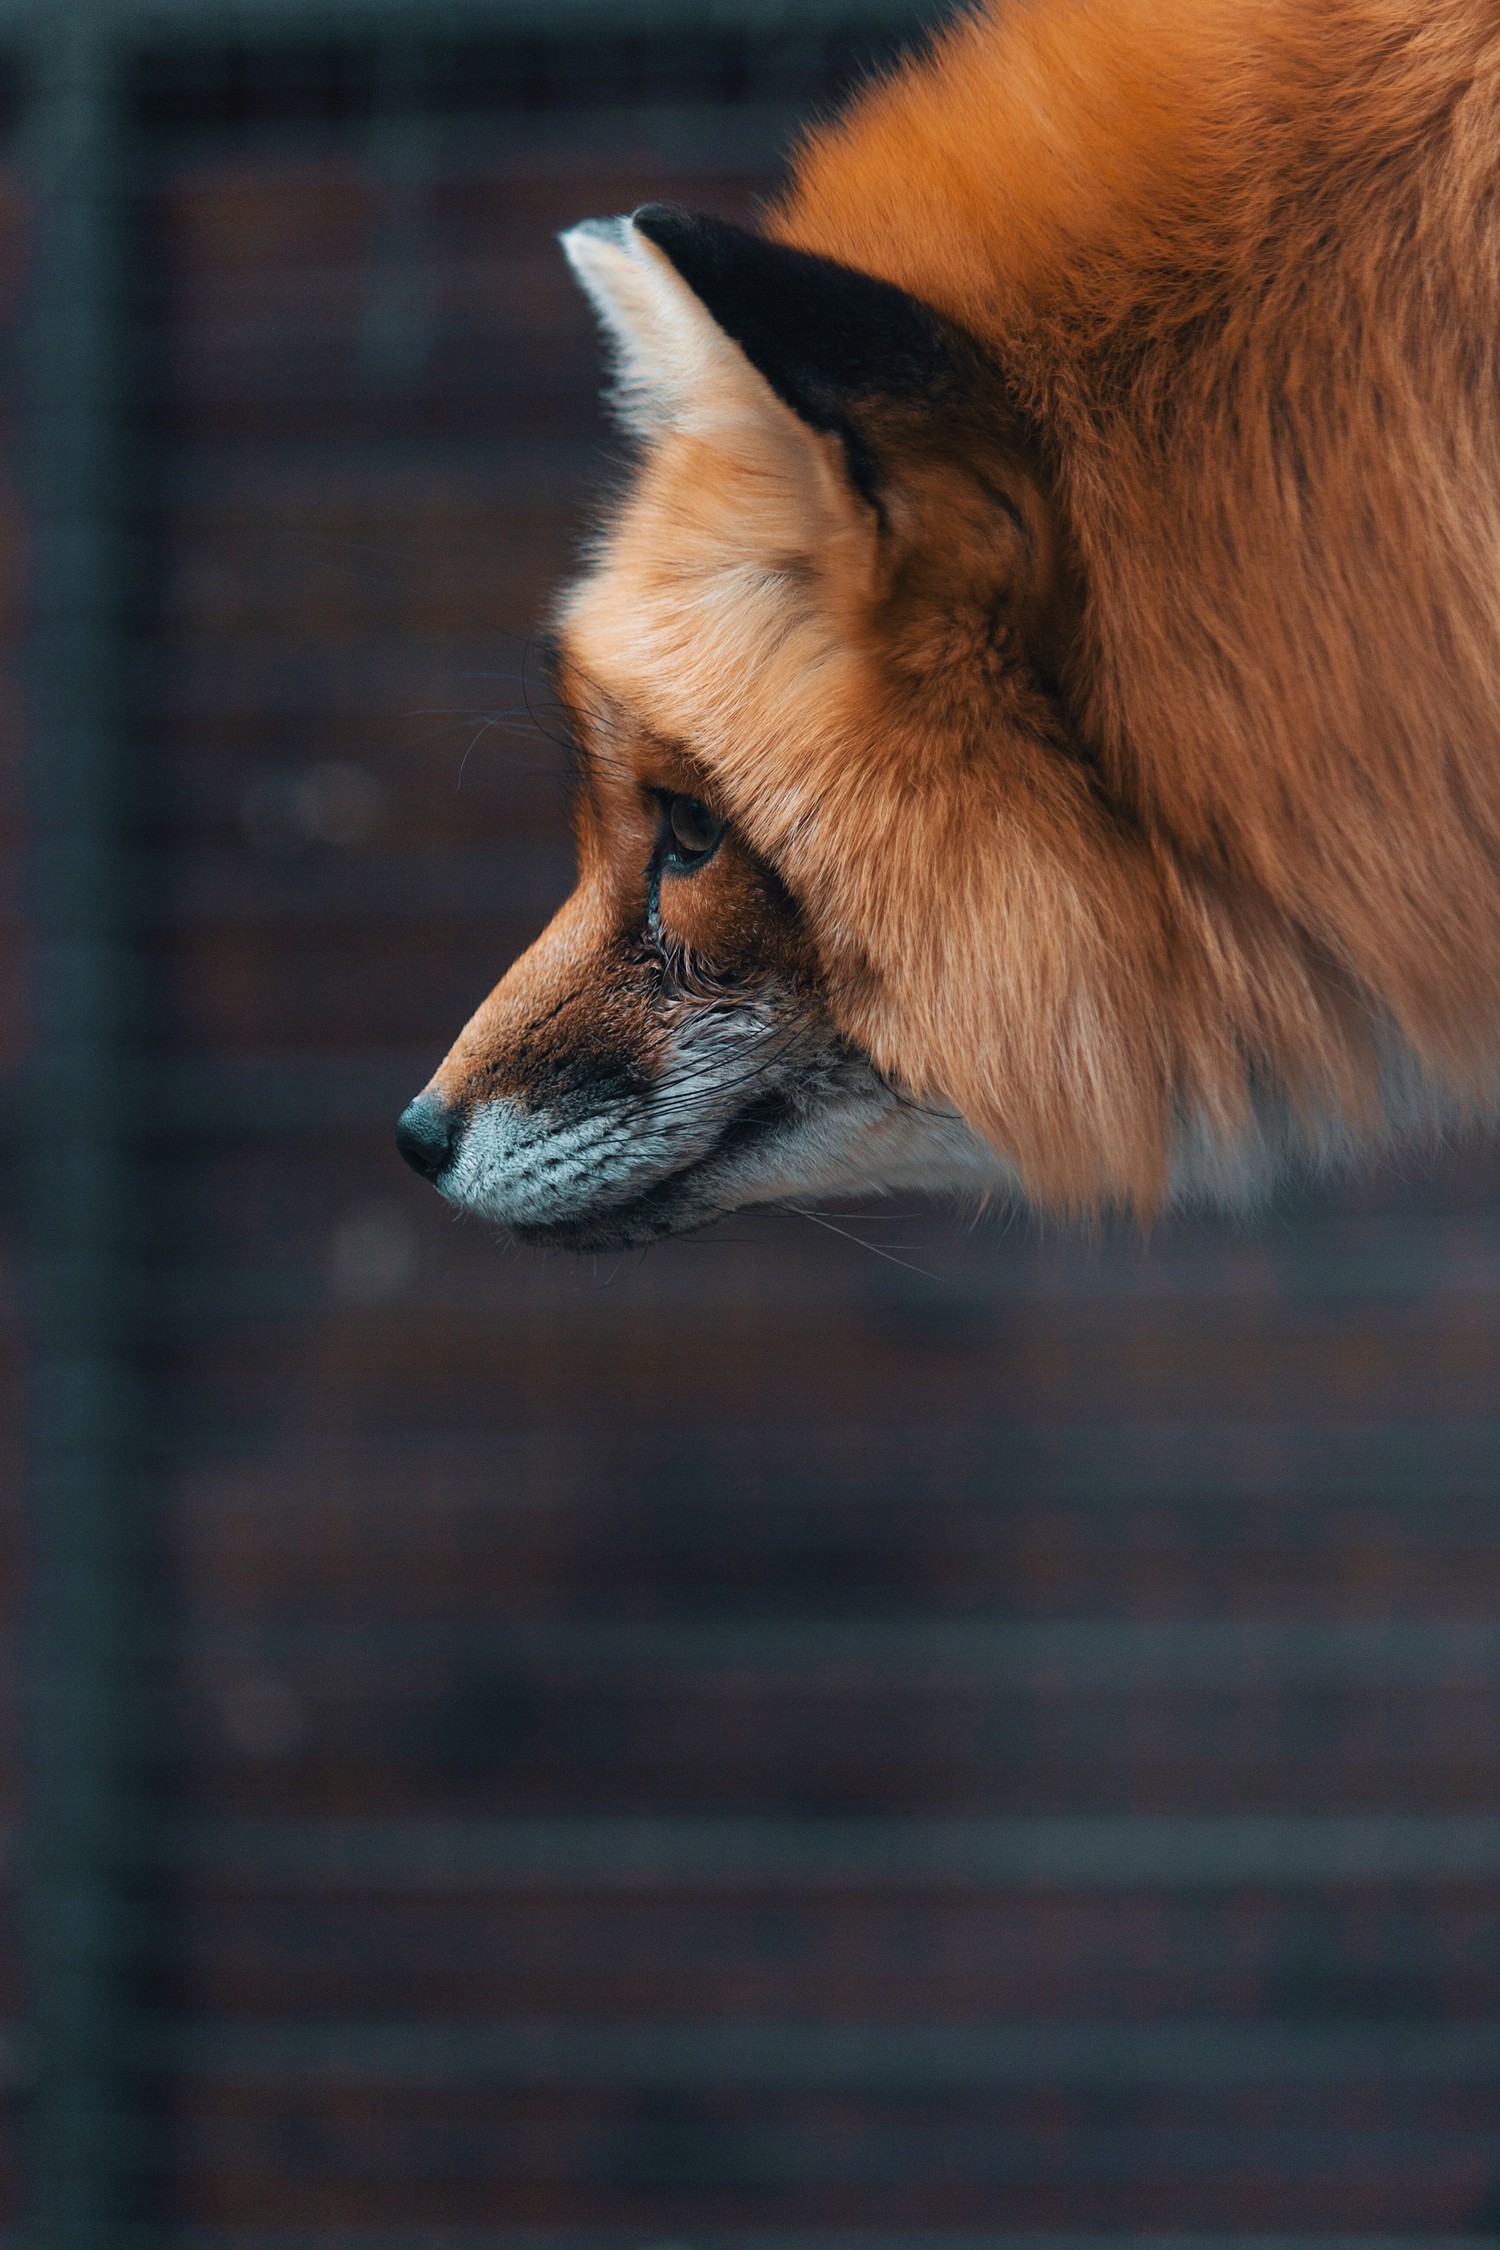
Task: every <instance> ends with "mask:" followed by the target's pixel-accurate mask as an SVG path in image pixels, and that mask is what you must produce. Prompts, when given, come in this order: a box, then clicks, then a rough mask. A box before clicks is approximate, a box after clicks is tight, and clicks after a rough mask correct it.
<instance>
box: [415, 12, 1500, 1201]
mask: <svg viewBox="0 0 1500 2250" xmlns="http://www.w3.org/2000/svg"><path fill="white" fill-rule="evenodd" d="M1497 152H1500V6H1497V5H1495V4H1493V0H1010V4H1001V0H996V4H994V5H991V6H989V7H987V8H985V9H984V10H983V11H982V12H980V13H978V14H976V15H974V16H972V17H969V18H966V19H964V20H962V21H961V22H960V23H959V24H958V25H957V26H956V27H955V28H954V29H953V30H952V31H950V32H949V33H948V34H947V35H946V36H945V37H944V38H942V39H940V40H939V41H938V42H937V43H936V44H935V46H934V47H933V49H932V51H931V52H930V54H928V55H927V56H926V57H924V58H922V59H920V60H918V61H916V62H914V63H912V64H909V65H908V66H906V67H905V68H904V69H903V70H901V71H900V72H899V73H898V74H896V75H895V76H893V77H892V78H890V79H889V80H887V81H885V82H883V83H880V84H877V85H876V86H874V87H872V88H871V89H870V90H869V91H867V92H866V93H865V94H864V95H863V96H862V97H861V98H860V99H859V100H857V101H856V102H855V103H854V105H853V106H852V107H851V108H850V110H849V111H848V112H847V113H846V114H845V115H844V116H843V117H842V118H840V119H838V120H836V121H835V122H834V123H832V124H831V125H828V126H825V127H823V128H820V129H819V130H817V131H816V132H814V133H813V134H812V135H811V137H810V138H809V139H808V141H807V142H806V144H805V145H804V147H803V149H802V150H801V152H800V155H799V157H798V159H797V162H796V166H795V171H794V176H793V181H792V185H791V187H790V189H789V191H788V192H787V194H786V195H785V197H784V198H783V199H782V200H781V202H780V203H779V204H778V205H777V207H776V208H775V210H774V211H773V212H772V213H770V214H769V216H768V220H767V231H768V232H769V233H771V234H772V235H773V236H774V237H775V238H777V239H778V240H781V241H783V242H785V243H787V244H790V245H794V246H797V247H801V248H804V249H807V250H811V251H814V252H817V253H819V254H821V255H823V256H826V257H829V258H832V259H835V260H837V261H839V262H840V263H842V264H845V265H849V266H853V267H856V268H859V269H861V270H863V271H866V272H868V273H871V274H875V275H878V276H880V277H882V278H884V279H887V280H890V281H893V282H896V283H898V284H899V285H900V286H901V287H903V288H904V289H906V290H908V291H910V292H911V293H912V294H914V295H915V296H917V297H919V298H921V299H922V300H924V301H925V302H926V303H928V304H930V305H932V306H934V307H935V308H937V309H938V310H939V311H940V312H941V313H943V314H944V315H945V316H947V317H948V318H949V319H951V320H953V321H955V322H957V323H959V324H961V326H962V327H963V328H964V329H966V330H967V331H968V332H969V333H970V335H972V336H973V337H974V338H976V339H977V340H978V342H979V344H980V345H981V347H982V349H983V352H984V353H985V354H986V355H987V357H988V359H989V361H990V362H991V363H992V364H993V366H994V368H995V369H996V370H997V371H998V374H997V376H996V379H995V383H994V393H993V396H990V397H986V396H984V395H981V396H979V397H978V398H977V399H976V400H975V401H974V402H973V405H972V410H971V412H970V413H969V414H968V417H967V419H964V418H962V417H961V418H960V420H959V421H958V422H951V423H945V424H943V425H941V426H938V425H935V424H934V423H932V422H931V420H930V419H929V420H924V419H923V418H922V416H921V415H920V414H919V413H912V415H911V416H910V421H909V426H907V424H905V423H903V421H902V418H901V413H900V412H899V411H897V410H896V409H894V408H893V409H890V410H889V412H886V410H881V411H882V412H885V413H886V418H885V421H884V422H883V424H882V425H881V427H880V429H879V433H878V434H879V436H880V439H881V443H882V446H883V448H884V450H885V452H886V454H887V456H888V458H890V459H892V460H893V461H894V462H895V463H896V470H895V473H894V476H893V480H892V495H891V505H890V508H889V513H888V521H887V522H886V524H885V525H884V526H883V527H879V528H877V527H875V526H874V525H873V524H872V523H871V521H870V515H869V510H868V509H867V508H865V507H864V506H863V504H862V503H861V502H860V501H859V500H858V499H857V498H856V496H855V495H854V494H852V493H851V491H850V490H849V487H848V484H847V481H846V480H845V478H844V477H843V476H842V474H841V472H840V469H839V466H838V464H837V462H836V461H835V460H834V458H833V456H834V453H835V451H836V449H835V448H834V447H833V445H832V443H831V441H830V440H828V439H825V438H822V437H819V436H817V435H815V434H814V433H813V432H811V431H809V430H807V429H806V428H804V427H803V426H801V425H800V424H797V422H796V420H795V417H794V416H793V415H792V414H791V413H790V412H788V411H787V410H786V409H784V408H782V407H781V406H780V405H779V403H778V402H776V401H775V400H773V399H771V397H770V394H769V392H767V393H765V395H764V397H763V398H756V399H753V400H752V399H751V398H750V396H749V392H748V390H745V389H744V386H743V385H741V384H740V378H739V376H738V375H737V373H736V371H735V369H734V368H733V367H732V366H730V364H729V361H728V359H726V360H725V363H724V368H723V371H722V376H721V377H720V376H714V377H713V378H712V381H719V380H722V383H723V386H724V399H725V405H724V410H723V412H722V414H721V415H720V416H719V418H718V420H717V421H716V422H712V423H711V424H706V423H705V422H704V421H703V419H702V417H699V418H698V419H697V420H689V421H688V422H686V423H685V424H683V425H681V426H678V425H676V424H674V423H673V421H672V420H671V418H670V417H669V416H668V417H664V419H663V424H662V427H661V428H660V429H659V430H656V431H654V432H653V434H652V435H651V437H650V441H649V443H648V446H647V448H646V452H645V455H644V458H643V461H642V464H641V469H640V474H639V477H638V480H637V483H636V485H635V487H634V489H633V490H632V492H631V493H630V495H629V496H628V497H627V499H626V500H625V501H624V502H623V503H622V505H621V506H620V508H619V510H618V511H617V513H616V516H615V518H614V520H613V521H612V523H611V524H610V525H609V526H608V527H607V529H606V532H605V534H604V536H603V537H602V539H601V542H600V545H599V550H598V554H597V556H596V559H595V561H594V563H593V566H592V568H591V571H590V573H589V575H588V576H587V577H586V578H585V579H584V580H583V581H582V583H581V584H580V586H579V587H578V588H576V589H575V590H574V591H573V592H572V594H571V595H570V596H569V597H568V600H567V602H566V604H565V606H564V610H563V613H562V631H563V638H564V641H565V643H566V645H567V647H568V649H569V651H570V654H571V659H572V662H573V664H574V665H575V667H576V669H577V671H578V674H579V676H580V677H582V678H585V679H587V680H589V681H590V682H593V683H596V684H597V685H598V686H599V687H600V688H602V690H604V691H607V694H608V696H609V698H610V699H612V701H614V702H615V703H617V704H618V706H619V707H620V708H622V709H625V710H628V711H629V713H630V714H631V725H632V727H633V728H634V729H635V730H636V733H635V735H634V736H633V738H632V739H633V740H634V741H635V742H636V744H637V745H639V744H641V743H646V744H655V745H660V744H661V743H668V744H675V745H686V746H687V747H688V748H689V749H690V751H691V753H692V757H693V759H694V761H695V767H694V770H695V771H699V772H701V773H703V774H704V775H705V776H706V777H707V778H706V780H705V782H704V784H703V786H704V788H705V790H707V791H711V792H712V793H713V794H714V795H715V797H716V800H717V801H718V802H719V803H720V804H721V807H722V809H723V810H725V811H726V812H727V813H728V814H729V815H730V816H731V818H732V820H733V822H734V824H735V827H736V830H737V832H738V834H739V835H740V836H741V837H742V838H743V839H744V841H745V843H746V844H747V846H748V847H749V848H750V849H751V851H752V852H753V853H754V854H755V855H757V856H758V858H759V860H760V861H761V862H762V863H763V864H764V865H765V866H766V867H768V868H770V869H774V870H775V872H776V875H777V876H778V878H779V879H780V880H781V881H782V882H784V884H785V885H786V888H787V890H788V892H789V893H790V895H791V897H792V898H793V899H794V900H795V901H796V902H797V906H798V908H799V910H800V914H801V917H802V920H803V924H804V927H805V930H806V932H807V934H808V936H809V938H810V941H811V945H812V948H813V950H814V953H815V956H816V962H817V977H816V981H817V984H818V989H819V991H820V992H821V994H822V995H823V1003H824V1005H826V1007H827V1009H828V1010H829V1011H830V1013H831V1016H832V1019H833V1021H834V1023H835V1025H836V1027H837V1030H838V1032H839V1033H840V1034H841V1035H842V1036H843V1037H844V1038H846V1039H847V1040H849V1041H850V1042H852V1043H853V1044H854V1045H855V1046H857V1047H858V1049H860V1050H861V1051H862V1052H863V1053H865V1054H867V1055H868V1056H870V1057H871V1058H872V1059H873V1062H874V1063H875V1065H876V1066H877V1068H878V1069H879V1070H880V1071H881V1072H883V1073H885V1074H887V1075H888V1076H889V1077H890V1078H892V1079H893V1080H895V1081H898V1082H899V1083H900V1084H901V1085H902V1086H903V1087H905V1088H906V1089H908V1090H910V1091H911V1092H912V1093H914V1094H915V1095H917V1096H919V1097H921V1098H923V1099H926V1100H934V1101H943V1102H949V1103H952V1104H953V1105H955V1106H956V1108H957V1109H958V1110H959V1111H960V1112H961V1113H962V1115H963V1116H964V1118H966V1119H967V1121H968V1123H969V1124H970V1126H972V1127H973V1128H974V1130H975V1131H976V1133H977V1134H979V1135H981V1136H983V1138H984V1139H985V1140H987V1141H988V1142H989V1143H990V1144H991V1145H992V1146H993V1147H994V1148H995V1149H996V1150H998V1151H999V1152H1000V1155H1001V1157H1002V1158H1003V1159H1004V1160H1005V1162H1006V1164H1007V1165H1009V1166H1010V1167H1012V1168H1013V1171H1014V1174H1015V1175H1016V1176H1017V1177H1018V1178H1019V1180H1020V1182H1021V1184H1022V1185H1023V1187H1024V1188H1025V1190H1026V1191H1027V1192H1028V1193H1029V1194H1031V1195H1032V1196H1033V1197H1035V1198H1036V1199H1037V1200H1039V1201H1041V1202H1042V1203H1044V1204H1047V1205H1050V1206H1052V1207H1055V1208H1059V1209H1074V1210H1088V1209H1096V1208H1098V1207H1100V1206H1101V1205H1105V1204H1110V1203H1115V1204H1125V1205H1129V1206H1132V1207H1134V1208H1136V1209H1139V1210H1142V1211H1149V1210H1151V1209H1152V1208H1154V1207H1155V1206H1157V1205H1158V1204H1159V1203H1160V1201H1161V1200H1162V1198H1163V1195H1164V1194H1165V1193H1167V1192H1168V1190H1169V1188H1170V1186H1171V1183H1172V1173H1173V1165H1174V1150H1175V1147H1176V1144H1177V1143H1178V1142H1179V1141H1180V1139H1181V1136H1182V1133H1183V1129H1184V1120H1190V1121H1191V1126H1192V1131H1193V1132H1194V1133H1196V1134H1198V1135H1199V1136H1200V1137H1202V1136H1205V1135H1206V1136H1207V1137H1208V1139H1210V1140H1211V1141H1212V1142H1213V1143H1214V1144H1215V1145H1216V1146H1217V1147H1218V1148H1220V1149H1221V1150H1223V1151H1225V1152H1228V1153H1227V1158H1226V1161H1227V1162H1228V1163H1229V1164H1230V1165H1231V1167H1232V1161H1233V1151H1234V1150H1235V1149H1236V1148H1237V1147H1239V1146H1240V1145H1242V1144H1244V1143H1246V1142H1247V1141H1248V1140H1249V1139H1251V1138H1252V1137H1253V1134H1254V1132H1255V1129H1256V1127H1255V1120H1254V1115H1253V1112H1254V1110H1255V1105H1256V1104H1257V1102H1259V1101H1262V1100H1263V1099H1264V1098H1265V1097H1266V1095H1267V1093H1268V1091H1269V1092H1270V1093H1271V1094H1272V1095H1274V1096H1275V1098H1276V1099H1277V1100H1279V1101H1280V1102H1281V1103H1282V1105H1283V1106H1284V1107H1285V1108H1286V1109H1287V1110H1288V1111H1289V1112H1290V1113H1291V1114H1292V1115H1293V1116H1294V1117H1296V1118H1298V1119H1300V1120H1301V1124H1302V1127H1303V1130H1304V1138H1305V1140H1306V1142H1307V1143H1308V1144H1309V1145H1311V1146H1314V1147H1317V1146H1320V1145H1327V1144H1329V1143H1331V1142H1334V1141H1344V1142H1347V1141H1349V1140H1351V1139H1352V1140H1355V1141H1358V1140H1360V1139H1361V1138H1365V1139H1374V1138H1376V1137H1378V1136H1379V1135H1381V1134H1383V1133H1385V1132H1387V1131H1388V1130H1391V1129H1393V1128H1394V1127H1395V1126H1397V1125H1399V1123H1400V1122H1401V1119H1399V1118H1397V1117H1396V1116H1395V1115H1394V1114H1393V1102H1392V1095H1391V1074H1392V1058H1393V1057H1396V1058H1398V1060H1399V1063H1400V1069H1401V1072H1402V1073H1404V1084H1405V1088H1406V1091H1405V1093H1404V1094H1403V1097H1402V1100H1403V1101H1404V1102H1405V1104H1406V1109H1407V1112H1408V1113H1409V1112H1410V1110H1411V1109H1412V1108H1413V1107H1420V1103H1419V1102H1416V1103H1414V1102H1413V1099H1412V1092H1411V1089H1412V1087H1413V1085H1414V1083H1416V1082H1417V1081H1420V1082H1421V1083H1422V1084H1423V1085H1425V1086H1426V1087H1427V1088H1428V1089H1430V1090H1431V1092H1432V1096H1433V1106H1434V1108H1435V1109H1438V1110H1443V1111H1445V1112H1446V1113H1447V1114H1454V1113H1461V1112H1463V1111H1466V1110H1468V1111H1477V1110H1487V1109H1492V1108H1493V1106H1494V1101H1495V1093H1496V1083H1497V1066H1500V390H1497V381H1496V370H1495V354H1496V344H1497V339H1500V211H1497V201H1496V198H1497V176H1500V154H1497ZM751 380H752V381H753V378H752V379H751ZM737 386H739V387H738V388H737ZM710 387H712V385H711V384H710ZM998 485H1003V486H1004V488H1005V490H1006V491H1007V493H1009V494H1010V495H1012V497H1013V501H1014V506H1015V510H1016V513H1017V515H1018V517H1019V519H1021V522H1022V523H1023V524H1024V531H1023V530H1022V529H1021V528H1018V527H1012V526H1010V525H1008V523H1007V522H1006V521H1005V520H1002V519H1000V518H999V517H998V516H997V513H996V510H995V509H994V507H993V505H991V504H990V501H989V499H988V497H987V495H989V494H991V493H992V492H993V490H994V489H995V488H996V487H997V486H998ZM628 754H629V755H630V756H631V757H637V758H638V757H642V756H645V755H646V753H645V752H644V751H641V750H640V749H639V748H638V747H637V748H636V749H632V750H630V751H629V753H628ZM651 754H653V755H654V754H656V753H655V752H652V753H651ZM626 826H627V827H628V823H627V824H626ZM612 833H613V834H614V835H615V836H616V837H617V838H619V837H622V836H623V835H624V830H621V829H619V828H616V829H615V830H614V831H612ZM637 847H638V840H637V841H636V842H635V843H626V842H621V843H620V844H619V846H618V848H619V849H620V850H621V851H622V852H624V853H626V855H627V856H628V854H629V853H630V852H635V851H637ZM599 848H600V849H608V848H609V847H608V846H606V845H602V844H601V845H600V846H599ZM574 912H575V919H576V913H577V910H576V909H575V910H574ZM702 943H703V944H705V945H706V946H707V949H708V950H709V951H710V952H711V951H712V950H713V947H712V941H711V937H709V936H705V937H704V938H703V939H702ZM586 953H587V946H586V945H585V947H584V954H586ZM581 958H582V956H580V955H579V954H578V950H577V947H576V946H575V947H574V951H573V953H572V954H570V955H569V964H570V965H569V967H568V969H567V971H566V973H567V975H568V976H576V975H577V974H578V973H580V972H579V960H580V959H581ZM522 973H523V974H524V976H526V977H529V978H530V979H531V983H530V984H528V985H527V986H526V991H527V993H528V995H529V997H528V999H527V1003H526V1005H527V1007H528V1008H529V1007H530V1006H531V1005H532V1002H533V1001H534V999H535V997H536V995H535V992H534V990H533V986H534V984H535V977H536V965H535V963H533V964H532V967H531V968H530V969H528V970H525V971H524V972H522ZM519 991H520V987H519V986H517V987H516V988H515V989H514V991H513V992H512V994H511V997H510V998H509V999H508V998H507V986H502V987H501V988H500V991H499V993H498V994H497V995H496V999H495V1002H494V1003H492V1006H491V1012H490V1014H489V1016H488V1017H485V1018H482V1019H476V1026H475V1027H474V1028H473V1030H472V1031H471V1034H470V1035H468V1038H469V1044H468V1046H467V1047H466V1048H465V1050H464V1053H465V1055H466V1056H467V1057H468V1061H469V1063H472V1058H473V1054H474V1052H475V1041H476V1040H477V1041H478V1043H479V1046H480V1048H482V1049H483V1051H484V1052H485V1054H486V1055H487V1056H489V1058H490V1060H491V1063H493V1062H494V1061H495V1059H496V1057H498V1056H501V1055H503V1053H504V1052H505V1051H506V1047H507V1041H511V1042H512V1043H513V1041H514V1036H515V1026H516V1024H517V1022H518V1021H519V1020H520V1019H519V1018H518V1016H517V1014H516V1009H515V1005H514V1004H513V1003H514V1002H515V999H516V996H517V994H518V993H519ZM481 1026H482V1028H481ZM465 1067H468V1064H466V1065H465ZM460 1076H461V1073H460V1072H459V1070H458V1069H457V1067H456V1066H455V1069H454V1070H452V1071H450V1072H449V1073H448V1074H447V1076H446V1077H445V1078H444V1079H442V1080H440V1083H441V1084H442V1085H443V1086H444V1088H445V1090H446V1091H447V1092H449V1093H450V1094H453V1093H454V1092H455V1091H456V1090H457V1089H458V1087H459V1083H460Z"/></svg>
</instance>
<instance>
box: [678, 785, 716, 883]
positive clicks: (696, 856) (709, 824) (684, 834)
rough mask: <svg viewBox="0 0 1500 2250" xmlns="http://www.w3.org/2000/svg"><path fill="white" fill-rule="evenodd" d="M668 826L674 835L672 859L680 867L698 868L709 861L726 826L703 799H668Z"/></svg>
mask: <svg viewBox="0 0 1500 2250" xmlns="http://www.w3.org/2000/svg"><path fill="white" fill-rule="evenodd" d="M667 826H668V828H669V829H670V830H671V833H672V858H673V861H674V862H675V864H676V865H677V866H678V867H681V868H686V867H697V866H698V865H699V864H700V862H701V861H703V860H705V859H707V858H708V856H709V854H710V852H711V851H712V850H713V849H714V846H715V845H716V844H717V843H718V841H719V838H720V837H721V836H722V835H723V833H724V822H723V821H722V820H721V819H720V817H719V815H718V814H717V813H716V812H710V810H709V808H708V806H707V805H705V804H704V803H703V802H702V801H701V799H700V798H697V797H669V798H668V799H667Z"/></svg>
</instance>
